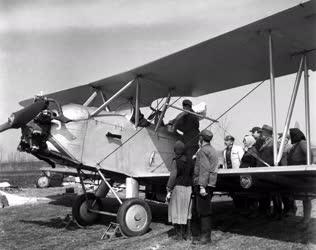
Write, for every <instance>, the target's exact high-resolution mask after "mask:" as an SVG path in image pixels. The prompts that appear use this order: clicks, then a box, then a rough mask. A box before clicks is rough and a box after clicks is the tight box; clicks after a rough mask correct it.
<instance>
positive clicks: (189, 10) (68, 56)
mask: <svg viewBox="0 0 316 250" xmlns="http://www.w3.org/2000/svg"><path fill="white" fill-rule="evenodd" d="M300 2H302V1H301V0H278V1H276V0H266V1H262V0H234V1H222V0H217V1H215V0H214V1H208V0H207V1H192V0H190V1H189V0H187V1H184V0H173V1H171V0H168V1H148V0H142V1H130V0H115V1H114V0H112V1H86V0H76V1H75V0H55V1H50V0H40V1H35V0H23V1H19V0H7V1H4V0H0V123H2V122H4V121H6V119H7V117H8V115H10V114H11V113H12V112H14V111H16V110H17V109H19V108H20V107H19V105H18V102H19V101H20V100H23V99H26V98H30V97H33V96H34V95H35V94H38V93H39V92H40V91H43V92H44V93H50V92H53V91H57V90H61V89H66V88H70V87H73V86H77V85H80V84H86V83H88V82H92V81H95V80H98V79H101V78H105V77H107V76H110V75H113V74H115V73H119V72H122V71H125V70H128V69H131V68H135V67H137V66H139V65H142V64H144V63H146V62H149V61H152V60H155V59H158V58H160V57H162V56H166V55H168V54H170V53H173V52H175V51H178V50H181V49H183V48H185V47H188V46H191V45H194V44H196V43H198V42H201V41H204V40H207V39H209V38H212V37H214V36H217V35H219V34H222V33H224V32H227V31H230V30H233V29H235V28H237V27H239V26H242V25H245V24H248V23H251V22H253V21H256V20H258V19H261V18H264V17H266V16H269V15H272V14H274V13H277V12H279V11H282V10H284V9H287V8H290V7H293V6H295V5H297V4H299V3H300ZM227 73H229V72H227ZM294 79H295V76H293V75H292V76H286V77H283V78H279V79H277V94H278V97H279V99H278V114H279V118H278V127H279V128H280V130H281V126H283V124H284V119H285V115H286V107H287V105H288V103H289V99H290V93H291V89H292V86H293V82H294ZM313 83H314V85H315V76H314V73H312V74H311V85H312V84H313ZM253 87H254V85H248V86H245V87H241V88H237V89H233V90H231V91H228V92H221V93H216V94H212V95H209V96H203V97H200V98H198V100H196V101H195V100H194V102H199V101H206V102H207V104H208V114H209V115H210V116H212V117H216V116H218V115H219V114H221V113H222V112H224V111H225V109H227V108H228V107H229V106H230V105H232V104H233V103H234V101H236V100H238V99H239V98H241V97H242V95H243V94H245V93H246V92H247V91H249V90H250V89H252V88H253ZM301 87H302V86H301ZM302 93H303V92H302V90H300V93H299V95H300V96H302ZM269 98H270V97H269V90H268V81H267V82H266V83H265V84H264V85H263V86H262V87H261V88H260V89H258V90H256V92H255V93H254V94H253V95H252V96H250V97H249V98H248V99H247V100H246V101H245V102H243V103H242V104H241V105H240V106H238V107H237V108H236V109H235V110H234V111H232V112H231V113H229V114H228V116H227V118H226V119H227V121H228V125H229V126H228V129H229V131H230V132H231V133H232V134H234V135H235V137H237V138H238V139H239V141H241V140H242V136H243V135H244V134H246V133H248V130H249V129H250V128H251V127H252V126H255V125H262V124H263V123H268V124H271V119H270V106H269V105H270V99H269ZM303 107H304V106H303V102H302V101H299V100H298V102H297V106H296V109H295V111H294V115H293V116H294V118H293V121H295V120H298V121H299V122H300V124H302V127H303V128H304V124H305V123H304V121H303V119H304V116H303V113H304V109H303ZM314 112H315V111H314ZM202 125H203V126H204V125H205V123H203V124H202ZM214 131H215V132H216V131H217V129H216V128H214ZM218 133H220V132H218ZM19 136H20V132H19V131H14V130H10V131H6V132H5V133H2V134H0V147H2V149H5V151H7V152H9V151H14V150H15V149H16V146H17V144H18V139H19ZM216 145H218V146H222V138H221V137H217V138H216Z"/></svg>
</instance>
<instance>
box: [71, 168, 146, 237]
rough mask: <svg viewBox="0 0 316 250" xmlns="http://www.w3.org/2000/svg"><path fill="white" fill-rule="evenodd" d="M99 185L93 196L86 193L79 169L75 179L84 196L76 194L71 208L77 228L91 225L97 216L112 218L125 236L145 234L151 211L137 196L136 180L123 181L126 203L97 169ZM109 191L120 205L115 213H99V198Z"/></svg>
mask: <svg viewBox="0 0 316 250" xmlns="http://www.w3.org/2000/svg"><path fill="white" fill-rule="evenodd" d="M97 171H98V173H99V175H100V177H101V179H102V182H101V184H100V186H99V187H98V189H97V191H96V193H95V194H93V193H87V192H86V189H85V186H84V183H83V180H82V176H81V172H80V170H78V176H79V178H80V183H81V185H82V189H83V192H84V194H82V195H79V196H78V197H77V198H76V200H75V202H74V203H73V206H72V215H73V217H74V219H75V220H76V221H77V223H78V224H79V225H81V226H87V225H92V224H93V223H94V222H95V221H96V220H97V219H98V218H99V216H100V215H110V216H116V219H117V223H118V224H119V225H120V230H121V231H122V233H123V234H124V235H126V236H139V235H143V234H144V233H146V232H147V231H148V228H149V225H150V223H151V218H152V216H151V211H150V208H149V206H148V204H147V203H146V202H145V201H144V200H142V199H139V198H137V197H138V190H139V189H138V181H137V180H136V179H133V178H126V200H125V201H124V202H123V201H122V200H121V198H120V197H119V196H118V195H117V193H116V192H115V190H113V188H112V184H113V182H112V181H108V180H107V179H106V178H105V177H104V175H103V173H102V172H101V171H100V170H99V169H98V170H97ZM110 190H111V192H112V193H113V194H114V196H115V198H116V199H117V201H118V202H119V203H120V207H119V209H118V212H117V214H114V213H110V212H106V211H102V203H101V198H105V196H106V194H107V193H108V192H109V191H110Z"/></svg>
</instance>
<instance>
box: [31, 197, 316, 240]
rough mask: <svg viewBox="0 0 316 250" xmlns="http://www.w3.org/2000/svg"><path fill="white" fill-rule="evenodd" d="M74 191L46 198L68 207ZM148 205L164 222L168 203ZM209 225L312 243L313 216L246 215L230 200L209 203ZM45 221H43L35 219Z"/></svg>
mask: <svg viewBox="0 0 316 250" xmlns="http://www.w3.org/2000/svg"><path fill="white" fill-rule="evenodd" d="M75 197H76V194H66V195H57V196H52V197H49V198H51V199H53V201H51V202H50V204H53V205H58V206H66V207H71V206H72V202H73V201H74V199H75ZM146 201H147V202H148V204H149V206H150V208H151V212H152V221H153V222H156V223H162V224H168V206H167V204H164V203H159V202H152V201H148V200H146ZM102 205H103V210H104V211H107V212H111V213H116V212H117V211H118V209H119V205H120V204H119V203H118V201H117V200H116V199H115V198H111V197H109V198H105V199H102ZM212 213H213V217H212V219H213V220H212V224H213V225H212V227H213V229H215V230H219V231H222V232H225V233H226V232H227V233H234V234H239V235H244V236H255V237H260V238H266V239H271V240H279V241H285V242H295V243H303V244H305V243H307V242H310V243H313V244H316V237H315V235H316V219H314V218H313V219H312V220H311V222H310V223H309V225H308V226H304V225H302V224H301V223H300V220H301V219H302V217H298V216H294V217H288V218H283V219H282V220H273V219H271V218H268V217H257V218H250V217H247V216H246V215H245V214H242V213H239V212H237V211H236V209H235V208H234V206H233V203H232V201H214V202H212ZM111 221H112V222H116V217H114V216H113V217H111V216H107V217H106V218H105V216H102V218H101V220H100V222H101V224H108V223H109V222H111ZM36 223H47V222H40V221H39V222H36ZM55 223H56V221H50V222H48V223H47V225H48V226H50V225H52V226H53V225H55Z"/></svg>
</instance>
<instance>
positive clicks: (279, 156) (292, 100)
mask: <svg viewBox="0 0 316 250" xmlns="http://www.w3.org/2000/svg"><path fill="white" fill-rule="evenodd" d="M304 58H305V55H303V56H302V59H301V61H300V66H299V69H298V72H297V75H296V79H295V84H294V88H293V93H292V96H291V101H290V105H289V110H288V112H287V116H286V120H285V126H284V130H283V134H282V140H281V144H280V149H279V153H278V157H277V162H276V164H275V166H277V165H278V163H279V162H280V160H281V158H282V154H283V150H284V143H285V137H286V134H287V131H288V130H289V126H290V122H291V118H292V114H293V109H294V105H295V101H296V96H297V92H298V87H299V86H300V81H301V77H302V72H303V62H304Z"/></svg>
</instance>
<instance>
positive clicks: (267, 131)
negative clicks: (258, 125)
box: [257, 125, 282, 215]
mask: <svg viewBox="0 0 316 250" xmlns="http://www.w3.org/2000/svg"><path fill="white" fill-rule="evenodd" d="M261 130H262V132H261V137H262V139H263V144H262V145H261V147H260V148H259V150H258V158H257V167H266V166H267V165H266V164H268V165H270V166H273V165H274V159H273V139H272V133H273V129H272V127H271V126H269V125H263V126H262V129H261ZM270 200H271V195H270V194H263V197H262V198H261V199H260V200H259V212H261V213H262V214H263V215H270ZM274 207H275V211H276V213H277V214H278V215H279V214H280V212H281V211H282V206H281V207H280V202H279V199H274Z"/></svg>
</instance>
